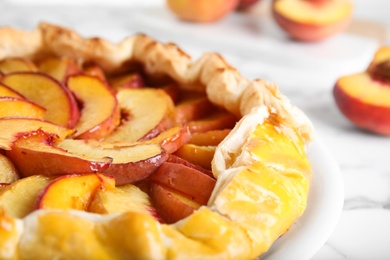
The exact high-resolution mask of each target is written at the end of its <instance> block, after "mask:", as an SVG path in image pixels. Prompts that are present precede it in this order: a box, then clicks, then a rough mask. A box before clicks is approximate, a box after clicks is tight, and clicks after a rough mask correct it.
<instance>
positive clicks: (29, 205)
mask: <svg viewBox="0 0 390 260" xmlns="http://www.w3.org/2000/svg"><path fill="white" fill-rule="evenodd" d="M49 182H50V178H48V177H46V176H43V175H34V176H30V177H27V178H23V179H20V180H18V181H15V182H13V183H12V184H10V185H8V186H7V187H6V188H4V190H1V191H0V208H3V209H4V210H5V211H6V212H7V214H9V215H10V216H12V217H14V218H23V217H25V216H26V215H27V214H29V213H30V212H32V211H33V210H34V206H35V199H36V197H37V196H38V193H39V192H40V191H41V190H42V189H43V188H45V186H46V185H47V184H48V183H49Z"/></svg>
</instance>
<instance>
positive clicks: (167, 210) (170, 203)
mask: <svg viewBox="0 0 390 260" xmlns="http://www.w3.org/2000/svg"><path fill="white" fill-rule="evenodd" d="M150 198H151V200H152V205H153V206H154V207H155V208H156V210H157V213H158V214H159V216H161V217H162V219H163V221H165V222H166V223H167V224H172V223H175V222H177V221H179V220H181V219H183V218H185V217H187V216H189V215H191V213H192V212H194V210H196V209H198V208H199V207H200V206H201V205H200V204H198V203H196V202H194V201H193V200H191V199H190V198H189V197H186V196H185V195H184V194H181V193H179V192H178V191H175V190H173V189H170V188H168V187H165V186H162V185H160V184H157V183H152V184H151V188H150Z"/></svg>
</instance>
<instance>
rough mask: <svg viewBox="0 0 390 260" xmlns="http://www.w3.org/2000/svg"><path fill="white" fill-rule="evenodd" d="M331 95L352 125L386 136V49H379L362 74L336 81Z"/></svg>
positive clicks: (389, 96) (389, 52) (389, 64)
mask: <svg viewBox="0 0 390 260" xmlns="http://www.w3.org/2000/svg"><path fill="white" fill-rule="evenodd" d="M333 95H334V99H335V101H336V104H337V106H338V108H339V109H340V111H341V112H342V113H343V114H344V115H345V116H346V117H347V118H348V119H349V120H350V121H351V122H353V123H354V124H355V125H357V126H359V127H361V128H363V129H366V130H368V131H371V132H374V133H378V134H382V135H390V116H389V115H390V105H389V104H390V48H389V47H383V48H380V49H379V50H378V51H377V53H376V54H375V56H374V58H373V60H372V62H371V64H370V66H369V67H368V69H367V70H366V71H364V72H360V73H355V74H352V75H347V76H343V77H341V78H339V79H338V80H337V82H336V84H335V87H334V89H333Z"/></svg>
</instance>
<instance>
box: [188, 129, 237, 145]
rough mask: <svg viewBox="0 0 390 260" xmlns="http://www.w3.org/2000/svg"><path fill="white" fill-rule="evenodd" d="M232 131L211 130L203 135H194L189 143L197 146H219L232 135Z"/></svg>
mask: <svg viewBox="0 0 390 260" xmlns="http://www.w3.org/2000/svg"><path fill="white" fill-rule="evenodd" d="M230 131H231V129H223V130H210V131H207V132H203V133H194V134H192V135H191V139H190V140H189V141H188V143H190V144H196V145H212V146H216V145H219V143H220V142H222V140H223V139H224V138H225V137H226V136H227V135H228V134H229V133H230Z"/></svg>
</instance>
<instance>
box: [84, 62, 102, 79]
mask: <svg viewBox="0 0 390 260" xmlns="http://www.w3.org/2000/svg"><path fill="white" fill-rule="evenodd" d="M83 71H84V73H85V74H86V75H89V76H93V77H96V78H98V79H100V80H101V81H103V82H107V78H106V74H105V73H104V70H103V69H102V67H101V66H99V65H96V64H89V65H86V66H85V67H84V68H83Z"/></svg>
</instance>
